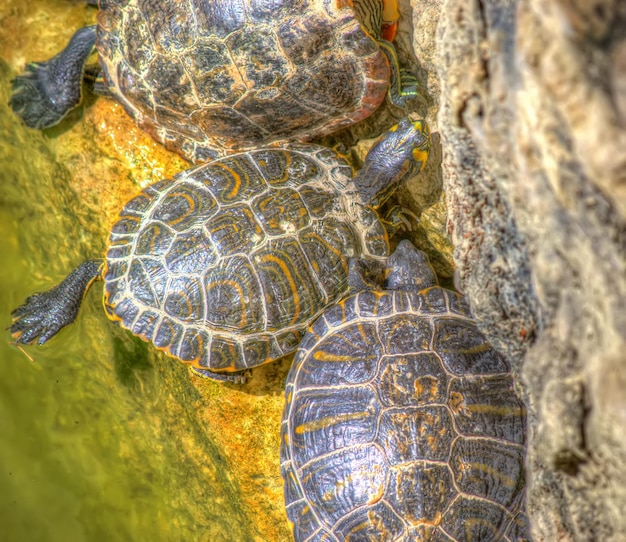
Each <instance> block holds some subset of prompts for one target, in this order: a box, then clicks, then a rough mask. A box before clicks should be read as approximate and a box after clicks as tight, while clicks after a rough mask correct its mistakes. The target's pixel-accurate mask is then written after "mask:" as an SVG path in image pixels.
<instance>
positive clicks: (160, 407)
mask: <svg viewBox="0 0 626 542" xmlns="http://www.w3.org/2000/svg"><path fill="white" fill-rule="evenodd" d="M44 4H45V5H51V6H52V5H53V4H54V5H59V6H61V5H63V6H65V4H64V3H61V2H56V3H55V2H51V1H50V2H48V1H47V0H46V1H45V2H42V1H39V0H38V1H37V2H25V3H22V2H13V0H10V5H7V4H5V5H4V6H2V7H0V49H2V51H4V52H3V53H2V55H4V58H3V57H2V55H0V262H1V264H0V540H2V541H3V542H23V541H29V542H30V541H36V542H48V541H50V542H56V541H64V542H74V541H77V542H78V541H89V542H91V541H100V540H102V541H105V540H106V541H112V540H115V541H125V540H129V541H143V540H146V541H161V540H163V541H169V540H172V541H177V540H185V541H188V540H191V541H193V540H207V541H248V540H270V539H271V540H287V539H288V538H289V536H288V534H287V533H288V531H287V524H286V521H284V519H283V517H282V516H283V515H284V512H283V510H282V508H283V507H282V502H281V501H282V499H281V498H280V494H279V493H278V495H279V498H277V497H276V495H277V491H276V485H277V484H276V480H277V479H279V478H280V477H279V474H278V469H277V467H275V468H274V467H273V468H274V470H275V471H276V472H272V473H271V474H269V469H267V468H266V466H265V465H264V468H265V470H261V469H259V471H258V473H256V475H255V478H254V480H255V484H256V486H255V487H254V488H252V487H247V486H245V487H242V486H241V484H240V480H241V476H240V475H239V474H237V473H234V472H233V470H232V466H233V464H234V460H232V457H235V458H237V457H238V456H237V455H236V454H235V455H232V454H231V460H229V459H228V457H225V453H224V442H223V441H224V438H222V440H221V441H219V442H218V441H216V435H218V436H220V437H221V433H222V431H220V429H219V427H217V428H216V427H210V426H209V425H210V424H208V423H207V418H210V417H212V416H213V417H215V416H214V415H213V413H212V412H211V411H210V410H209V411H207V409H208V408H209V406H208V405H214V404H215V403H216V402H218V400H222V399H221V395H220V394H222V393H224V394H227V393H230V395H226V396H225V397H226V399H224V403H225V404H224V409H225V410H224V412H230V411H232V412H235V413H238V412H239V409H240V405H238V404H237V403H236V399H238V397H237V396H238V395H239V396H242V397H243V399H246V400H248V404H249V405H252V406H249V407H248V411H252V412H257V413H258V418H259V419H261V420H263V419H264V416H266V413H267V411H268V410H269V407H272V408H273V411H274V418H276V417H277V416H279V414H276V413H277V412H278V413H279V409H280V400H281V399H282V397H281V396H279V393H280V391H281V389H280V386H281V381H280V378H282V377H278V378H277V383H276V384H275V385H273V386H274V388H275V389H274V391H272V392H271V393H270V394H269V395H267V392H264V393H265V396H264V395H263V394H257V395H255V394H254V393H247V394H246V392H245V390H244V391H239V390H234V391H233V390H232V389H231V390H228V388H224V387H220V386H219V385H218V384H213V383H208V384H206V383H203V384H202V385H201V386H199V387H198V386H197V384H194V383H193V377H191V375H190V374H189V372H188V370H187V368H186V367H184V366H183V365H182V364H179V363H175V362H172V361H171V360H169V359H167V358H166V357H165V356H163V355H160V354H157V353H156V352H155V351H154V349H152V348H150V346H149V345H147V344H145V343H143V342H141V341H140V340H138V339H135V338H133V337H131V336H130V334H128V333H126V332H124V331H123V330H121V329H119V328H116V327H115V326H113V325H112V324H111V323H110V322H109V321H108V320H107V318H106V317H105V315H104V312H103V310H102V303H101V292H102V289H101V285H99V284H96V285H95V286H94V287H93V289H92V291H91V292H90V294H89V295H88V297H87V299H86V301H85V303H84V306H83V309H82V311H81V313H80V315H79V318H78V321H77V323H76V324H75V325H73V326H71V327H69V328H67V329H66V330H64V331H62V332H61V333H60V335H59V336H57V337H55V338H54V339H53V340H52V341H51V342H50V343H48V344H47V345H46V346H45V347H43V348H38V347H29V348H27V349H26V350H27V351H28V353H29V355H31V356H32V357H33V358H34V361H31V360H29V359H28V357H27V356H26V355H24V353H22V352H21V351H20V350H18V349H17V348H16V347H14V346H11V345H10V344H9V343H10V336H9V333H8V332H7V331H5V328H6V327H7V326H8V325H9V324H10V322H11V318H10V312H11V310H12V309H13V308H15V307H16V306H18V305H19V304H20V303H22V302H23V300H24V299H25V298H26V297H27V296H28V295H29V294H31V293H33V292H35V291H37V290H42V289H46V288H48V287H50V286H52V285H53V284H55V283H57V282H58V281H59V280H61V279H62V278H63V277H64V276H65V274H66V273H67V272H69V271H70V270H71V269H72V268H73V267H74V266H76V265H77V264H79V263H80V262H81V261H83V260H84V259H86V258H90V257H98V256H100V255H101V254H102V252H103V249H104V243H105V240H106V235H105V234H106V230H107V227H106V224H104V221H105V220H106V219H107V218H106V217H105V216H101V215H105V214H106V213H101V212H100V210H101V207H100V206H101V205H102V204H103V203H102V202H107V201H109V200H110V198H108V196H107V194H106V192H107V191H113V190H114V189H113V188H112V187H111V186H110V185H108V184H106V183H107V182H108V181H105V180H102V181H100V179H99V178H97V177H94V178H93V179H92V181H91V182H92V186H96V187H97V186H98V183H99V182H102V191H103V193H105V197H102V194H101V193H98V192H97V191H92V192H87V191H86V190H83V191H82V192H80V193H79V189H77V185H76V183H72V182H71V181H72V173H71V172H72V171H73V172H77V171H78V172H81V171H83V167H84V168H87V167H93V168H95V171H98V168H101V169H102V170H104V169H107V168H108V170H111V171H115V170H116V168H117V165H116V163H115V159H111V158H107V159H103V158H101V157H98V156H97V153H96V154H94V150H93V149H92V146H91V145H90V144H89V142H85V141H83V142H82V143H80V145H77V143H76V141H77V139H75V136H74V135H72V133H71V130H73V129H74V128H73V126H77V125H80V118H79V120H78V122H77V123H74V124H72V122H71V121H70V122H69V123H67V124H66V125H65V126H61V127H59V128H58V129H54V130H50V131H48V132H47V133H46V134H41V133H39V132H37V131H34V130H27V129H25V128H23V127H22V126H21V125H20V124H19V123H18V122H17V120H16V119H15V117H14V116H13V114H12V113H11V112H10V110H9V109H8V107H7V106H6V103H7V101H8V96H9V80H10V78H11V76H13V75H15V72H14V69H15V68H14V67H13V64H16V63H19V61H18V60H16V58H17V57H19V56H20V55H21V54H22V53H20V52H19V51H16V50H15V48H14V46H12V45H10V44H9V45H7V40H8V39H10V38H11V37H12V36H13V37H16V36H19V38H18V41H19V40H20V39H22V37H23V34H20V32H21V30H20V28H22V27H21V26H20V25H19V24H17V26H15V24H16V23H15V20H17V19H16V17H22V18H24V20H25V18H27V16H30V14H31V6H35V5H36V6H37V8H38V9H39V11H37V12H36V13H35V14H34V15H33V17H34V18H35V19H37V22H38V24H47V19H46V17H47V15H46V13H47V12H46V11H45V10H42V9H43V8H42V5H44ZM24 5H26V7H24ZM68 5H71V2H70V3H68ZM77 5H79V3H77V2H75V3H74V6H77ZM64 9H65V8H64ZM80 9H82V7H80ZM42 14H43V15H42ZM52 17H53V16H52V15H51V17H50V19H51V20H52ZM9 24H10V25H13V27H12V28H13V29H12V30H11V29H10V28H9V26H7V25H9ZM23 24H27V23H23ZM62 24H63V23H62ZM7 51H8V53H10V55H9V54H8V53H7ZM7 55H8V56H11V55H13V57H12V59H11V62H9V61H8V60H7V59H6V57H7ZM92 101H93V100H92ZM94 109H95V108H94ZM80 114H82V113H79V115H80ZM74 131H76V130H74ZM106 160H108V162H107V161H106ZM102 164H104V165H102ZM120 167H121V166H120ZM90 175H92V176H94V175H95V174H94V173H93V172H92V173H90ZM124 175H125V174H121V175H118V177H119V176H121V177H122V178H123V177H124ZM137 190H138V187H137ZM107 198H108V199H107ZM106 216H109V215H106ZM200 388H202V390H203V393H204V392H205V391H206V392H207V394H206V395H200V392H199V391H198V389H200ZM216 398H217V399H216ZM227 409H230V410H227ZM224 412H220V415H221V416H222V418H223V417H224ZM242 412H243V411H242ZM228 421H229V423H231V424H232V428H231V429H230V430H231V431H232V432H234V433H237V432H239V433H241V435H242V439H241V440H242V441H244V443H245V442H246V440H247V441H251V440H252V439H251V438H250V437H249V436H246V435H257V436H258V438H259V442H261V440H263V439H265V441H264V442H269V444H270V445H271V446H270V449H271V450H273V452H272V453H274V452H275V456H276V457H275V458H274V457H273V456H272V457H270V459H271V460H272V461H274V463H275V464H276V465H277V463H278V446H277V444H275V443H274V441H273V440H272V439H274V433H273V432H272V431H274V432H275V435H276V437H275V441H276V443H277V440H278V422H277V421H276V422H275V423H273V425H271V426H270V429H271V431H265V432H264V433H259V431H258V429H257V428H256V426H254V425H252V426H250V424H251V420H250V419H249V418H246V417H245V414H242V416H241V417H235V416H233V417H231V418H230V419H229V420H228ZM248 426H250V427H248ZM274 426H275V428H274ZM246 431H247V432H246ZM224 432H225V431H224ZM267 435H269V436H267ZM218 440H219V439H218ZM250 444H251V445H252V446H254V445H257V443H256V441H255V442H250ZM274 448H275V450H274ZM230 452H232V449H231V451H230ZM230 452H229V453H230ZM242 453H244V454H245V452H242ZM233 454H234V452H233ZM261 454H264V452H262V451H261V450H259V458H256V457H255V458H250V459H249V462H250V463H252V464H253V465H254V462H255V461H257V460H258V461H261V460H266V459H265V457H262V456H261ZM268 457H269V456H268ZM239 463H241V461H240V462H239ZM270 463H271V461H270ZM272 477H273V478H272ZM268 480H270V481H271V482H272V483H270V481H268ZM272 484H273V485H272ZM267 487H269V488H270V489H271V490H272V491H273V493H271V495H269V496H268V497H267V498H265V497H263V496H260V497H259V493H258V491H259V488H260V489H261V490H264V488H267ZM255 491H256V492H257V493H255ZM250 496H251V497H250ZM245 499H249V500H253V501H255V504H256V503H259V505H260V506H261V507H265V510H266V512H265V513H260V514H259V513H255V511H254V510H251V507H250V502H244V501H245ZM267 510H269V511H270V512H272V514H275V515H274V516H273V515H272V514H269V513H268V512H267ZM277 517H278V518H280V519H279V520H277V519H276V518H277ZM263 521H264V522H267V523H272V524H273V526H272V529H274V531H273V532H274V533H277V534H272V535H271V536H270V535H267V534H266V533H267V532H268V531H267V530H264V529H266V528H264V527H262V526H259V523H260V522H263ZM281 521H282V522H283V523H284V525H283V524H282V523H281Z"/></svg>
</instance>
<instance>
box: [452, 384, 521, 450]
mask: <svg viewBox="0 0 626 542" xmlns="http://www.w3.org/2000/svg"><path fill="white" fill-rule="evenodd" d="M448 405H449V407H450V410H451V411H452V412H454V415H455V422H456V425H457V428H458V431H459V433H460V434H462V435H465V436H468V437H472V436H477V437H478V436H484V437H492V438H495V439H498V440H504V441H508V442H512V443H514V444H518V445H520V446H521V445H523V444H524V430H525V416H526V410H525V407H524V405H523V403H522V402H521V400H520V399H519V398H518V397H517V396H516V395H515V392H514V387H513V379H512V378H511V376H510V375H508V374H504V375H493V376H484V377H473V378H453V379H452V381H451V383H450V395H449V399H448Z"/></svg>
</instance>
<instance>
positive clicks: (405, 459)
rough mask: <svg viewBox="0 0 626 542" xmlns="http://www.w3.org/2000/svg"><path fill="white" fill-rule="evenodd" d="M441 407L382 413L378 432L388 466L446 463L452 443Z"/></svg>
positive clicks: (449, 421)
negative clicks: (410, 463) (414, 463)
mask: <svg viewBox="0 0 626 542" xmlns="http://www.w3.org/2000/svg"><path fill="white" fill-rule="evenodd" d="M452 427H453V426H452V420H451V418H450V414H449V412H448V409H447V408H446V407H444V406H438V405H431V406H420V407H410V408H404V409H402V410H401V411H396V410H389V411H385V412H383V413H382V415H381V418H380V427H379V431H380V434H381V440H382V442H383V443H384V448H385V450H386V451H387V459H388V461H389V464H390V465H398V464H401V463H409V462H413V461H447V460H448V456H449V455H450V445H451V443H452V441H453V439H454V435H453V433H452Z"/></svg>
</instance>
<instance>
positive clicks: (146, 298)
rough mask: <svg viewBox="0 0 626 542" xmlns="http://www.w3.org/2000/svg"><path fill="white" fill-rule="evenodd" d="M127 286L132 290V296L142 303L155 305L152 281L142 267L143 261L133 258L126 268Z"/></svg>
mask: <svg viewBox="0 0 626 542" xmlns="http://www.w3.org/2000/svg"><path fill="white" fill-rule="evenodd" d="M128 287H129V288H130V289H131V290H132V291H133V296H134V298H135V299H136V300H137V301H138V302H139V303H141V304H142V305H145V306H148V307H156V306H157V298H156V295H155V293H154V290H153V289H152V282H151V281H150V280H149V276H148V273H147V272H146V270H145V269H144V266H143V262H142V261H141V260H138V259H135V260H133V261H132V263H131V264H130V269H129V270H128Z"/></svg>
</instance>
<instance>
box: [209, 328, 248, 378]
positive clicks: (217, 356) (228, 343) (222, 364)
mask: <svg viewBox="0 0 626 542" xmlns="http://www.w3.org/2000/svg"><path fill="white" fill-rule="evenodd" d="M209 359H210V360H211V370H212V371H219V370H220V369H221V370H230V371H238V370H239V371H241V370H243V369H245V368H246V367H245V365H244V364H243V363H242V360H243V359H244V357H243V352H242V350H241V344H240V343H238V342H237V341H234V340H233V339H229V338H227V337H217V336H213V337H212V339H211V346H210V350H209Z"/></svg>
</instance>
